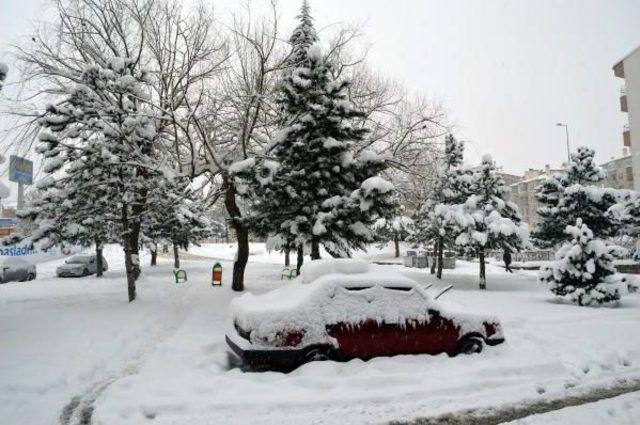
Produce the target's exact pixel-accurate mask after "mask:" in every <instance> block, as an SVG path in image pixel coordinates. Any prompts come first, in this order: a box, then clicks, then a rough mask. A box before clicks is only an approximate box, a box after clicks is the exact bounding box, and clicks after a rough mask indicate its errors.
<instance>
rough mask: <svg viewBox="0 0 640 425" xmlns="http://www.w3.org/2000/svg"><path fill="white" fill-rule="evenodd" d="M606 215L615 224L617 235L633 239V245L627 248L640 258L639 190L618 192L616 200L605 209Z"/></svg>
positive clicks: (636, 257) (635, 256) (635, 257)
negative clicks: (639, 242)
mask: <svg viewBox="0 0 640 425" xmlns="http://www.w3.org/2000/svg"><path fill="white" fill-rule="evenodd" d="M621 192H622V191H621ZM606 215H607V218H609V219H610V220H611V222H612V223H614V225H615V226H616V228H617V236H620V237H622V238H623V239H629V238H634V239H635V241H633V246H630V247H629V249H630V250H631V251H632V253H633V258H634V259H636V260H640V249H639V246H638V238H639V237H640V192H636V191H629V192H627V193H624V192H622V193H620V194H619V196H618V202H617V203H616V204H615V205H612V206H611V207H610V208H609V210H607V213H606Z"/></svg>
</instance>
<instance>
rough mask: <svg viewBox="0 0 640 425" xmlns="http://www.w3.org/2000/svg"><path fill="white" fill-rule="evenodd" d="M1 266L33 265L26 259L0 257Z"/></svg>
mask: <svg viewBox="0 0 640 425" xmlns="http://www.w3.org/2000/svg"><path fill="white" fill-rule="evenodd" d="M0 264H6V265H10V264H13V265H21V266H22V265H31V263H30V262H29V261H27V260H25V259H24V258H20V257H9V256H7V257H0Z"/></svg>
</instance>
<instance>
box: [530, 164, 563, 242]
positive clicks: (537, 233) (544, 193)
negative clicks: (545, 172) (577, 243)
mask: <svg viewBox="0 0 640 425" xmlns="http://www.w3.org/2000/svg"><path fill="white" fill-rule="evenodd" d="M567 183H568V182H567V179H566V177H565V175H563V174H554V175H552V176H549V177H547V178H546V179H545V180H544V182H543V183H542V184H541V185H540V186H538V187H537V188H536V195H535V196H536V199H537V200H538V202H539V203H540V204H541V205H542V206H541V207H539V208H538V209H537V211H536V213H537V214H538V215H539V216H540V217H541V218H542V220H541V222H540V224H539V225H538V226H537V227H536V228H535V229H532V232H531V238H532V240H533V241H534V242H535V244H536V245H537V246H540V247H542V248H549V247H553V246H555V245H556V244H558V243H559V242H561V241H563V240H564V239H565V237H566V235H565V233H564V229H565V228H566V225H563V224H562V223H561V222H560V221H559V220H558V203H559V202H560V199H561V198H562V194H563V193H564V190H565V189H566V187H567Z"/></svg>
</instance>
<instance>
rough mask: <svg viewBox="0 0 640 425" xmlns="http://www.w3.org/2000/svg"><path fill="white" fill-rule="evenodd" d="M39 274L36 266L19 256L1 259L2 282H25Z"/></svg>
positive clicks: (0, 275)
mask: <svg viewBox="0 0 640 425" xmlns="http://www.w3.org/2000/svg"><path fill="white" fill-rule="evenodd" d="M36 276H37V273H36V266H35V265H33V264H31V263H29V262H28V261H27V260H24V259H22V258H19V257H6V258H2V259H0V283H6V282H24V281H27V280H33V279H35V278H36Z"/></svg>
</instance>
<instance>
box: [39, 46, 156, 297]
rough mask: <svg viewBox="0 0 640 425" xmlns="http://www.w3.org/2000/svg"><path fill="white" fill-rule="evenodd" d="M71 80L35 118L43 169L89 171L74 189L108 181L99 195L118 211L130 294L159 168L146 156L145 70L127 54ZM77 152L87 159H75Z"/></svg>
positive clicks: (151, 136)
mask: <svg viewBox="0 0 640 425" xmlns="http://www.w3.org/2000/svg"><path fill="white" fill-rule="evenodd" d="M76 81H79V83H77V84H75V85H74V86H72V87H68V88H67V93H68V94H67V96H66V97H65V98H64V99H62V100H61V101H60V102H58V103H57V104H56V105H49V106H48V107H47V110H46V112H45V113H44V114H43V117H42V118H41V120H40V123H41V124H42V126H43V127H45V129H46V130H47V131H44V132H43V133H42V134H41V136H40V148H39V150H40V152H41V153H43V154H44V156H45V158H47V162H48V163H49V164H51V165H50V170H49V174H52V173H54V172H56V171H58V170H61V172H63V173H67V172H72V173H84V174H85V175H86V176H89V175H91V179H92V181H91V183H90V185H89V186H87V187H79V188H78V193H83V192H86V191H89V190H98V188H106V187H109V188H110V190H106V189H105V190H104V194H105V196H107V195H109V196H110V195H112V194H113V197H112V198H107V199H105V201H104V202H105V203H106V204H108V205H109V208H110V211H116V212H117V216H118V226H119V230H120V232H121V236H120V240H121V242H122V245H123V247H124V252H125V267H126V273H127V288H128V296H129V301H133V300H134V299H135V297H136V291H135V281H136V279H137V278H138V276H139V274H140V263H139V236H140V223H141V219H142V215H143V213H144V211H145V208H146V197H147V192H148V191H149V188H150V187H152V185H153V183H154V181H153V177H155V175H156V173H157V172H158V169H159V168H160V164H158V163H157V160H156V159H155V158H154V157H153V155H152V154H153V149H154V148H153V144H154V140H155V136H156V130H155V121H154V119H153V115H154V114H153V112H152V111H150V110H148V109H147V108H145V105H144V102H143V100H144V99H145V98H146V95H147V92H146V90H145V84H146V73H145V71H144V70H142V69H140V66H139V64H138V63H137V62H135V61H133V60H131V59H128V58H112V59H111V60H109V61H108V64H107V67H101V66H98V65H96V64H92V65H87V66H86V67H85V69H84V70H83V71H82V72H81V73H79V75H77V76H76ZM80 157H84V158H85V159H86V161H84V162H77V161H76V160H77V159H78V158H80ZM96 163H97V164H99V165H100V166H97V165H96ZM111 189H113V190H111Z"/></svg>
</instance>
